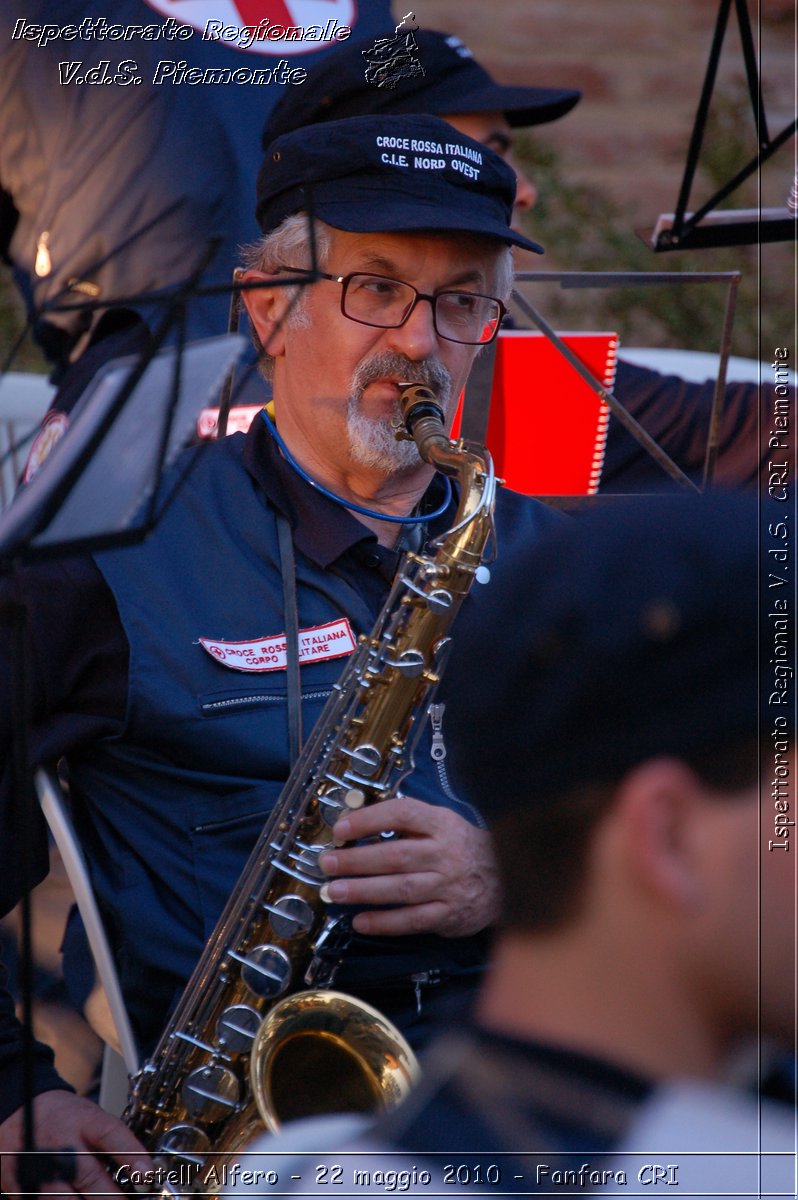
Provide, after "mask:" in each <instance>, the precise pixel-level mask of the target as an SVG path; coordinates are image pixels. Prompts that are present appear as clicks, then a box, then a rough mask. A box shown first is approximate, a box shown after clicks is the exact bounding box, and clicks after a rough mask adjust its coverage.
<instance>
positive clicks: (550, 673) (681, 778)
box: [447, 495, 795, 1079]
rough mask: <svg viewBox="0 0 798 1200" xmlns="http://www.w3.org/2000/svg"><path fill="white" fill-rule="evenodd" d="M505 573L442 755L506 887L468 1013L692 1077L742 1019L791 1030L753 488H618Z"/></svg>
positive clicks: (779, 743) (787, 883)
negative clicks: (762, 684)
mask: <svg viewBox="0 0 798 1200" xmlns="http://www.w3.org/2000/svg"><path fill="white" fill-rule="evenodd" d="M515 567H516V570H515V574H514V583H513V585H512V586H509V585H508V584H507V583H506V581H503V582H502V585H501V586H502V587H503V588H504V591H503V593H502V592H499V593H498V594H495V595H494V597H493V601H494V609H493V622H492V624H491V627H490V628H487V629H485V631H484V638H483V640H482V642H481V644H480V646H479V648H478V649H479V656H478V657H479V663H480V664H481V665H480V668H479V670H478V671H477V670H475V669H474V667H473V655H472V656H470V657H471V666H470V667H469V666H468V665H466V658H468V657H469V656H468V655H464V656H459V655H456V656H455V657H454V658H453V661H452V664H451V670H452V672H453V677H450V679H449V682H450V684H453V685H454V686H452V687H451V688H450V694H451V702H450V711H449V712H448V713H447V716H449V717H451V719H452V729H453V731H455V734H456V741H455V742H454V743H453V744H452V746H451V747H450V760H451V764H452V765H453V766H454V767H455V768H456V769H455V771H454V775H455V777H456V778H457V779H460V780H463V781H465V780H467V781H468V786H469V789H470V794H471V795H472V796H473V797H475V799H476V801H477V802H478V803H479V804H480V808H481V810H482V811H483V812H484V814H485V816H486V819H487V820H488V823H489V825H490V827H491V829H492V831H493V834H494V837H495V845H496V849H497V854H498V859H499V869H500V876H501V881H502V886H503V891H504V902H503V913H502V917H501V922H500V925H501V933H500V937H499V939H498V944H497V948H496V954H495V961H494V964H493V967H492V970H491V972H490V973H489V976H488V979H487V982H486V985H485V987H484V990H483V993H482V997H481V1003H480V1006H479V1010H478V1016H479V1019H480V1020H481V1021H482V1022H483V1023H485V1024H486V1025H488V1026H489V1027H494V1028H498V1029H500V1030H503V1031H505V1032H507V1033H511V1034H516V1035H518V1036H521V1037H531V1038H535V1039H542V1040H547V1041H551V1042H554V1043H558V1044H560V1045H565V1046H569V1047H572V1048H574V1049H579V1050H582V1051H586V1052H588V1053H592V1054H595V1055H598V1056H600V1057H602V1058H605V1059H608V1060H611V1061H614V1062H616V1063H617V1064H619V1065H622V1066H626V1067H628V1068H631V1069H634V1070H637V1071H638V1072H641V1073H642V1074H644V1075H646V1076H648V1077H650V1078H652V1079H663V1078H669V1077H677V1076H691V1075H692V1076H705V1077H711V1076H713V1075H715V1074H716V1073H718V1072H719V1071H721V1070H722V1068H723V1063H724V1060H725V1059H726V1056H727V1055H728V1054H729V1053H730V1052H732V1051H733V1050H734V1048H735V1046H736V1044H737V1043H738V1041H739V1040H740V1039H742V1038H745V1037H746V1035H752V1034H756V1033H757V1030H758V1029H759V1030H761V1032H762V1033H763V1034H766V1035H771V1036H772V1037H774V1038H779V1037H781V1038H784V1039H786V1040H787V1041H789V1039H790V1037H791V1036H792V1032H793V1021H794V1012H793V1002H794V995H793V988H792V978H791V968H790V963H791V962H792V957H791V951H790V945H789V942H790V939H791V936H792V933H791V923H790V922H789V921H787V922H785V921H784V919H783V918H784V914H785V912H786V911H788V910H789V909H790V905H791V887H792V880H791V876H792V871H791V867H790V858H791V855H790V854H789V853H788V852H786V846H785V841H786V840H787V838H786V837H785V835H784V830H785V828H788V824H787V822H788V817H787V816H785V814H784V805H783V803H782V805H781V806H779V804H778V803H775V804H774V800H773V798H772V797H771V790H772V787H771V784H772V780H773V778H774V765H775V766H776V767H777V771H776V774H777V775H778V772H779V771H780V772H781V774H782V775H783V774H784V771H785V770H789V772H790V773H792V772H793V771H794V769H795V767H794V764H793V763H792V758H791V755H792V753H793V748H792V746H790V745H789V744H788V739H789V737H790V734H791V730H790V727H789V724H788V721H787V718H786V717H785V716H783V715H781V714H782V713H783V712H786V710H785V709H783V708H781V707H780V706H779V705H778V704H775V705H770V704H769V703H768V701H767V694H766V695H765V696H764V697H763V699H762V700H761V701H760V699H759V697H758V671H759V664H760V660H761V661H762V662H767V661H769V659H773V646H772V644H771V648H770V652H769V654H768V653H767V652H766V649H763V650H760V648H759V646H758V642H757V637H758V634H757V616H758V612H757V578H758V570H759V554H758V542H757V509H756V502H755V500H753V499H749V498H745V497H742V496H713V495H705V496H701V497H697V498H695V499H691V498H682V497H678V498H674V499H671V500H665V499H652V498H649V499H640V498H638V499H637V500H635V501H631V502H623V503H620V502H619V503H618V504H617V505H616V504H614V505H612V506H611V507H605V508H603V509H600V510H598V511H594V512H593V513H591V514H585V515H582V516H579V517H578V518H576V519H574V520H572V521H571V522H568V523H567V524H566V526H565V528H563V529H561V530H558V531H557V532H555V534H554V535H549V537H548V540H547V541H544V543H543V544H542V545H541V546H540V547H539V548H532V549H530V551H529V553H528V554H527V555H526V556H525V558H524V559H522V560H520V561H518V562H517V563H516V564H515ZM768 599H769V602H770V601H772V599H773V598H772V596H771V597H769V598H768ZM779 603H782V601H776V604H779ZM770 607H771V608H772V610H773V614H774V619H776V620H777V619H778V614H777V608H776V607H773V604H772V603H771V604H770ZM764 625H767V622H764ZM769 669H770V671H771V675H772V672H773V670H774V668H773V667H770V668H769ZM760 730H761V731H762V733H763V734H764V735H766V736H763V738H762V754H763V756H764V757H763V759H762V763H763V767H762V778H763V780H764V781H765V782H764V783H763V784H762V791H761V793H760V759H759V750H758V740H759V734H760ZM760 795H761V803H762V814H761V819H762V828H760ZM793 849H794V848H793ZM760 864H761V880H760ZM760 889H761V892H760ZM760 897H761V901H760ZM760 902H761V909H760Z"/></svg>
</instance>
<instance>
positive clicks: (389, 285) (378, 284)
mask: <svg viewBox="0 0 798 1200" xmlns="http://www.w3.org/2000/svg"><path fill="white" fill-rule="evenodd" d="M354 285H355V288H356V290H357V291H359V292H363V293H365V294H366V295H368V296H373V297H374V298H375V299H378V300H390V299H392V298H393V297H394V296H399V295H400V294H401V292H402V291H403V288H402V284H401V283H395V282H394V280H392V279H379V278H377V277H376V276H364V277H363V278H361V279H356V280H355V281H354Z"/></svg>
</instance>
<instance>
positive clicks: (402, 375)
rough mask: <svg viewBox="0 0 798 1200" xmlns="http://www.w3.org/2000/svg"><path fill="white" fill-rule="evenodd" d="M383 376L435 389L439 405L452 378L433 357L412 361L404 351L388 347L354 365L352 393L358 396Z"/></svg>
mask: <svg viewBox="0 0 798 1200" xmlns="http://www.w3.org/2000/svg"><path fill="white" fill-rule="evenodd" d="M386 376H393V377H394V378H396V379H401V380H403V381H404V380H407V381H409V382H412V383H420V384H423V386H424V387H428V388H430V389H431V391H433V392H435V394H436V395H437V397H438V399H439V401H440V402H441V403H443V404H445V403H446V402H447V400H448V399H449V396H450V395H451V390H452V377H451V375H450V373H449V371H448V370H447V369H446V367H445V366H444V365H443V363H440V362H437V361H436V360H435V359H433V358H427V359H422V361H421V362H414V361H413V360H412V359H410V358H406V357H405V355H404V354H395V353H392V352H391V351H389V350H385V351H383V352H382V353H381V354H375V355H374V356H373V357H372V358H367V359H364V360H363V362H361V363H359V364H358V366H357V367H356V368H355V372H354V374H353V376H352V394H353V395H354V396H359V395H360V394H361V393H362V392H363V390H364V388H366V387H368V385H369V384H370V383H374V382H375V381H376V380H378V379H384V378H385V377H386Z"/></svg>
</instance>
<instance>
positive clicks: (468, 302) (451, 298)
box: [438, 292, 481, 316]
mask: <svg viewBox="0 0 798 1200" xmlns="http://www.w3.org/2000/svg"><path fill="white" fill-rule="evenodd" d="M480 300H481V297H480V296H472V295H471V294H470V292H443V293H442V294H441V295H440V296H439V297H438V303H439V304H443V305H444V307H445V308H446V310H447V311H448V312H450V313H458V314H460V315H463V316H467V315H469V314H471V313H474V312H476V311H477V310H478V308H479V303H480Z"/></svg>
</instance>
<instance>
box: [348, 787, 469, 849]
mask: <svg viewBox="0 0 798 1200" xmlns="http://www.w3.org/2000/svg"><path fill="white" fill-rule="evenodd" d="M447 812H448V810H447V809H442V808H436V806H435V805H432V804H425V803H424V802H423V801H421V800H414V799H413V798H412V797H411V796H392V797H391V799H390V800H380V802H379V804H368V805H366V806H365V807H364V808H359V809H357V810H356V811H355V812H350V813H346V814H345V815H344V816H343V817H341V819H340V821H337V822H336V824H335V828H334V830H333V833H334V835H335V838H336V841H339V842H341V843H343V842H355V841H358V840H359V839H360V838H366V837H374V836H375V834H378V833H388V832H391V831H395V832H397V833H404V834H408V835H410V836H412V835H413V834H417V835H421V834H426V835H429V834H430V832H431V831H432V829H433V828H434V826H435V825H436V823H437V822H438V820H439V818H440V817H441V814H444V813H447Z"/></svg>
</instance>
